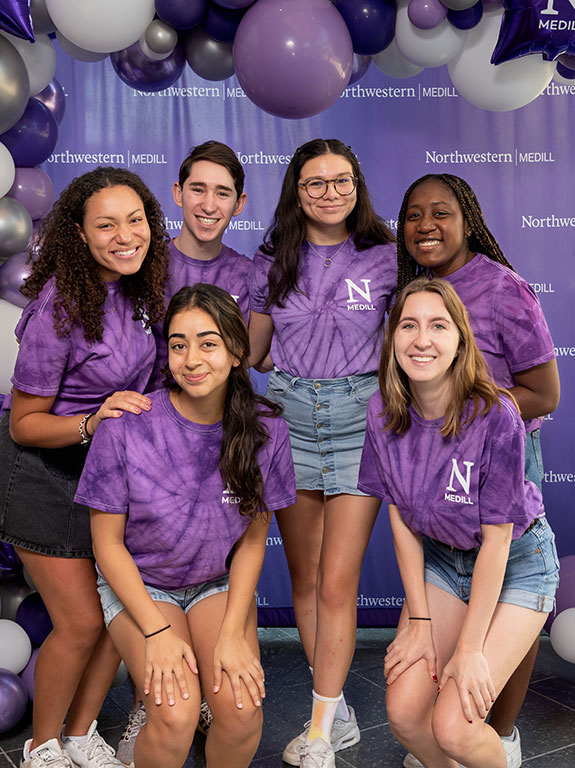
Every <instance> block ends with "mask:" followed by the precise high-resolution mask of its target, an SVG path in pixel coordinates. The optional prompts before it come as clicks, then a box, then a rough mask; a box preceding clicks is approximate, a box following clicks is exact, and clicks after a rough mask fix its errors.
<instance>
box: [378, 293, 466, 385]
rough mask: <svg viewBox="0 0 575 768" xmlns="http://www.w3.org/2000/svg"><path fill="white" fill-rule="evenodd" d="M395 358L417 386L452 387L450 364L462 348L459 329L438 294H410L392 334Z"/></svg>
mask: <svg viewBox="0 0 575 768" xmlns="http://www.w3.org/2000/svg"><path fill="white" fill-rule="evenodd" d="M393 345H394V352H395V359H396V360H397V363H398V365H399V366H400V368H401V369H402V370H403V371H404V372H405V374H406V375H407V377H408V379H409V383H410V386H411V388H412V391H414V392H416V391H417V389H418V387H422V386H424V387H429V386H430V385H431V386H433V387H434V388H435V387H437V388H441V389H442V390H443V391H444V392H445V391H447V390H448V389H449V388H450V380H451V366H452V363H453V361H454V359H455V357H456V356H457V350H458V348H459V330H458V328H457V326H456V324H455V323H454V321H453V319H452V317H451V315H450V314H449V312H448V311H447V309H446V307H445V304H444V302H443V299H442V298H441V296H440V295H439V294H437V293H431V292H429V291H420V292H418V293H413V294H411V295H410V296H408V297H407V299H406V300H405V304H404V306H403V310H402V312H401V318H400V320H399V323H398V325H397V328H396V330H395V333H394V336H393Z"/></svg>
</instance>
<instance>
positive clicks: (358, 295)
mask: <svg viewBox="0 0 575 768" xmlns="http://www.w3.org/2000/svg"><path fill="white" fill-rule="evenodd" d="M344 279H345V284H346V285H347V292H348V299H347V308H348V310H358V311H369V312H371V311H374V312H375V307H374V306H373V304H372V303H371V292H370V290H369V284H370V283H371V279H369V278H361V279H360V280H359V282H360V283H361V285H358V284H357V283H354V282H353V280H350V279H349V277H346V278H344Z"/></svg>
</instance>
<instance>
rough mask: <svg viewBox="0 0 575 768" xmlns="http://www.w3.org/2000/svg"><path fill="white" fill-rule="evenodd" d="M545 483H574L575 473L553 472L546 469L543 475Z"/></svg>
mask: <svg viewBox="0 0 575 768" xmlns="http://www.w3.org/2000/svg"><path fill="white" fill-rule="evenodd" d="M543 482H545V483H575V472H554V471H553V470H552V469H548V470H547V471H546V472H544V473H543Z"/></svg>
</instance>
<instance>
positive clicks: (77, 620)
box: [52, 606, 105, 649]
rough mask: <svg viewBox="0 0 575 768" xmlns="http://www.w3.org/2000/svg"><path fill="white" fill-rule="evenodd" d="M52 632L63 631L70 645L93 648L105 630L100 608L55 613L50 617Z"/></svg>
mask: <svg viewBox="0 0 575 768" xmlns="http://www.w3.org/2000/svg"><path fill="white" fill-rule="evenodd" d="M52 624H53V627H54V632H55V633H56V634H59V633H63V634H65V637H66V643H67V644H68V645H69V646H71V647H76V648H84V649H89V648H93V647H94V646H95V645H96V643H97V642H98V640H99V639H100V636H101V635H102V632H104V631H105V626H104V617H103V615H102V610H101V609H100V607H99V606H98V607H97V609H96V608H95V609H92V610H85V611H82V612H79V613H76V614H64V613H62V614H57V615H55V616H54V617H53V618H52Z"/></svg>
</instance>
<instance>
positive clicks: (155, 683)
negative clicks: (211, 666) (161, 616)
mask: <svg viewBox="0 0 575 768" xmlns="http://www.w3.org/2000/svg"><path fill="white" fill-rule="evenodd" d="M184 660H185V661H186V663H187V665H188V667H189V668H190V669H191V671H192V672H193V673H194V674H195V675H197V674H198V667H197V664H196V658H195V656H194V653H193V651H192V649H191V648H190V646H189V645H188V644H187V643H186V642H185V640H182V638H181V637H179V635H177V634H176V633H175V632H174V631H173V630H172V629H166V630H165V631H163V632H159V633H158V634H157V635H153V636H152V637H147V638H146V654H145V669H144V694H145V695H146V696H148V695H149V694H150V693H152V695H153V697H154V702H155V703H156V704H157V705H160V704H161V703H162V686H163V689H164V692H165V694H166V699H167V702H168V704H169V706H171V707H173V706H174V704H175V703H176V697H175V687H174V678H175V680H176V683H177V685H178V688H179V690H180V695H181V697H182V699H188V698H189V696H190V692H189V690H188V684H187V682H186V677H185V675H184V664H183V662H184Z"/></svg>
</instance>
